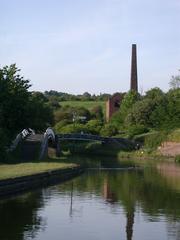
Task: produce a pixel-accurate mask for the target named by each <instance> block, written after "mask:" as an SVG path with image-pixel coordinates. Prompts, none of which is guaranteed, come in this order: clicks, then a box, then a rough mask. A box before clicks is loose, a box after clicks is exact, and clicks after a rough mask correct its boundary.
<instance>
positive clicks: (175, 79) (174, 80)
mask: <svg viewBox="0 0 180 240" xmlns="http://www.w3.org/2000/svg"><path fill="white" fill-rule="evenodd" d="M179 72H180V70H179ZM169 85H170V87H171V88H172V89H177V88H180V75H179V74H178V75H176V76H172V77H171V80H170V82H169Z"/></svg>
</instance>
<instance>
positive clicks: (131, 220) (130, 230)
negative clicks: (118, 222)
mask: <svg viewBox="0 0 180 240" xmlns="http://www.w3.org/2000/svg"><path fill="white" fill-rule="evenodd" d="M126 216H127V224H126V234H127V235H126V236H127V240H132V236H133V224H134V209H133V211H130V212H127V215H126Z"/></svg>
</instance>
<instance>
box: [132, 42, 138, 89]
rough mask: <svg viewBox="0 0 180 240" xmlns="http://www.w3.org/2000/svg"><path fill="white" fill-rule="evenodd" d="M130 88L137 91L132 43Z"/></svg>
mask: <svg viewBox="0 0 180 240" xmlns="http://www.w3.org/2000/svg"><path fill="white" fill-rule="evenodd" d="M131 90H134V91H136V92H138V77H137V56H136V44H132V58H131Z"/></svg>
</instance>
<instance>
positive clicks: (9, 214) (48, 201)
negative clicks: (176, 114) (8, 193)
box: [0, 159, 180, 240]
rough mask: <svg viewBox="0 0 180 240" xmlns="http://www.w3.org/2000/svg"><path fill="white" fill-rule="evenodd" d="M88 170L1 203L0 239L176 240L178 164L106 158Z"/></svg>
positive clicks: (179, 201)
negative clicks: (53, 184) (61, 181)
mask: <svg viewBox="0 0 180 240" xmlns="http://www.w3.org/2000/svg"><path fill="white" fill-rule="evenodd" d="M92 162H93V160H92ZM89 163H90V161H88V164H89ZM88 166H89V169H88V170H87V171H86V172H85V173H84V174H82V175H81V176H79V177H76V178H74V179H73V180H70V181H67V182H65V183H62V184H57V185H55V186H51V187H46V188H43V189H39V190H34V191H31V192H28V193H25V194H22V195H19V196H16V197H13V198H12V197H11V198H6V199H1V200H0V239H1V240H11V239H12V240H30V239H34V240H51V239H52V240H59V239H62V240H72V239H76V240H106V239H108V240H109V239H113V240H120V239H121V240H131V239H133V240H139V239H141V240H177V239H180V167H179V166H178V165H175V164H173V163H156V164H143V163H140V164H137V163H135V162H127V161H125V162H122V161H115V160H107V159H106V160H105V161H103V160H101V161H95V162H94V163H93V164H92V165H91V164H89V165H88Z"/></svg>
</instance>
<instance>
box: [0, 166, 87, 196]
mask: <svg viewBox="0 0 180 240" xmlns="http://www.w3.org/2000/svg"><path fill="white" fill-rule="evenodd" d="M82 172H83V168H82V167H80V166H79V165H76V164H62V163H49V164H48V163H23V164H8V165H4V164H3V165H1V166H0V197H2V196H7V195H14V194H18V193H21V192H24V191H28V190H31V189H36V188H39V187H43V186H47V185H51V184H56V183H59V182H63V181H66V180H69V179H71V178H73V177H75V176H77V175H79V174H81V173H82Z"/></svg>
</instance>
